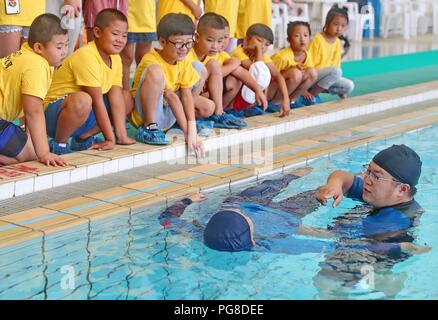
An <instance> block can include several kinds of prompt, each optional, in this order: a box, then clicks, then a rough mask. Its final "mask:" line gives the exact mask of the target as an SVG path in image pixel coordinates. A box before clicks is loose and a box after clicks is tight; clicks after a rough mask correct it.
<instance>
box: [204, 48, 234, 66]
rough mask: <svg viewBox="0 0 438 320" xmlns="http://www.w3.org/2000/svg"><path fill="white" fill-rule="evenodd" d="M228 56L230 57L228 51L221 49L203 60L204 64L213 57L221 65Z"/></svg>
mask: <svg viewBox="0 0 438 320" xmlns="http://www.w3.org/2000/svg"><path fill="white" fill-rule="evenodd" d="M230 58H231V56H230V54H229V53H228V52H226V51H221V52H218V53H216V54H215V55H214V56H207V58H205V60H204V61H203V62H204V64H206V63H207V62H208V61H210V60H211V59H214V60H216V61H217V62H219V64H220V65H221V66H223V65H224V63H225V61H227V60H228V59H230Z"/></svg>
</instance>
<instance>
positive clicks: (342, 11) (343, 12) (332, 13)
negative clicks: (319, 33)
mask: <svg viewBox="0 0 438 320" xmlns="http://www.w3.org/2000/svg"><path fill="white" fill-rule="evenodd" d="M336 17H344V18H345V19H346V20H347V24H348V23H349V22H350V20H349V18H348V10H347V8H344V7H339V6H338V5H336V4H335V5H334V6H333V7H332V8H331V9H330V10H329V12H328V13H327V16H326V18H325V25H324V27H323V28H322V30H323V31H325V30H326V29H327V27H328V25H329V24H330V23H331V22H332V21H333V19H334V18H336ZM339 40H341V41H343V42H344V46H343V47H344V53H343V54H342V57H343V56H345V55H346V54H347V53H348V50H350V46H351V45H350V41H349V40H348V39H347V37H346V36H344V35H342V36H340V37H339Z"/></svg>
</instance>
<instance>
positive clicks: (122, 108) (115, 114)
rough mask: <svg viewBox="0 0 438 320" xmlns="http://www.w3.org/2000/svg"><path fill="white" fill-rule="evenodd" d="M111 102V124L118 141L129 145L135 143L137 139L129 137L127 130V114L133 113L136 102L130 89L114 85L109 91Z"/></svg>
mask: <svg viewBox="0 0 438 320" xmlns="http://www.w3.org/2000/svg"><path fill="white" fill-rule="evenodd" d="M107 97H108V101H109V104H110V112H109V113H110V115H111V118H110V119H111V124H112V126H113V127H114V131H115V134H116V139H117V140H116V143H117V144H122V145H127V144H134V143H135V140H134V139H132V138H130V137H128V133H127V131H126V115H128V114H129V113H131V111H132V109H133V107H134V104H133V101H132V98H131V96H130V94H129V91H128V90H123V89H122V88H120V87H118V86H113V87H112V88H111V90H110V91H109V92H108V93H107Z"/></svg>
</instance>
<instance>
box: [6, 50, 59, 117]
mask: <svg viewBox="0 0 438 320" xmlns="http://www.w3.org/2000/svg"><path fill="white" fill-rule="evenodd" d="M52 76H53V67H51V66H49V63H48V62H47V60H46V59H44V58H43V57H41V56H40V55H38V54H36V53H35V52H34V51H33V50H32V49H31V48H30V47H29V45H28V44H27V42H26V43H24V44H23V45H22V46H21V49H20V50H19V51H17V52H15V53H13V54H11V55H9V56H7V57H4V58H2V59H0V119H3V120H7V121H13V120H15V119H17V118H20V117H22V116H23V105H22V102H21V95H22V94H27V95H30V96H34V97H38V98H40V99H41V100H44V98H45V97H46V94H47V91H48V90H49V87H50V82H51V81H52Z"/></svg>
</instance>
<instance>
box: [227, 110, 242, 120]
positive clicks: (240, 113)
mask: <svg viewBox="0 0 438 320" xmlns="http://www.w3.org/2000/svg"><path fill="white" fill-rule="evenodd" d="M224 111H225V113H227V114H231V115H233V116H235V117H236V118H243V117H244V116H245V115H244V114H243V111H237V110H234V109H226V110H224Z"/></svg>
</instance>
